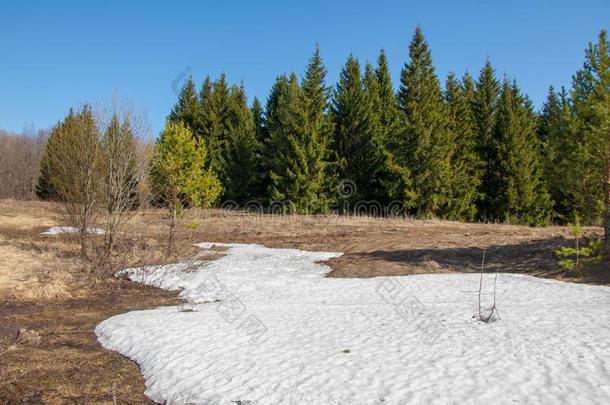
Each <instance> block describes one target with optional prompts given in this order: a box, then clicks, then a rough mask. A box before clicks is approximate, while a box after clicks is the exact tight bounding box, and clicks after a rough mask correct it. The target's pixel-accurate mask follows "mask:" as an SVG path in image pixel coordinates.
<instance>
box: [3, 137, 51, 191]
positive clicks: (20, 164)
mask: <svg viewBox="0 0 610 405" xmlns="http://www.w3.org/2000/svg"><path fill="white" fill-rule="evenodd" d="M48 136H49V131H48V130H38V131H35V130H34V129H33V128H29V129H26V130H25V131H24V133H23V134H19V135H17V134H11V133H8V132H7V131H4V130H0V198H11V199H15V200H32V199H34V198H35V197H36V183H37V181H38V174H39V167H40V159H41V157H42V153H43V151H44V148H45V145H46V142H47V139H48Z"/></svg>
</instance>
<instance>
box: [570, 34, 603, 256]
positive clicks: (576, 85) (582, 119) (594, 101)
mask: <svg viewBox="0 0 610 405" xmlns="http://www.w3.org/2000/svg"><path fill="white" fill-rule="evenodd" d="M571 95H572V99H573V103H574V109H575V115H576V120H575V121H576V123H575V124H574V126H575V137H576V142H575V143H576V144H577V146H578V147H577V149H576V150H577V151H576V158H575V159H573V164H574V167H575V170H577V173H578V174H579V177H580V182H579V183H578V184H576V195H577V196H578V197H579V198H577V201H579V202H581V203H582V205H583V207H584V211H585V212H588V213H592V214H593V215H594V217H596V218H600V219H601V222H602V223H603V225H604V230H605V240H606V244H608V243H610V44H609V42H608V38H607V33H606V31H602V32H601V33H600V35H599V38H598V41H597V43H596V44H589V47H588V49H587V50H586V53H585V63H584V65H583V67H582V69H581V70H579V71H578V72H577V73H576V75H575V76H574V79H573V90H572V94H571Z"/></svg>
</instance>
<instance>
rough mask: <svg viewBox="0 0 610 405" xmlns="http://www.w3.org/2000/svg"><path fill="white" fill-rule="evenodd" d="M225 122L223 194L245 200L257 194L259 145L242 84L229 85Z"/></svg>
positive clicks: (227, 197)
mask: <svg viewBox="0 0 610 405" xmlns="http://www.w3.org/2000/svg"><path fill="white" fill-rule="evenodd" d="M227 124H228V129H227V133H226V136H227V138H226V142H225V144H224V145H225V151H224V161H225V168H224V171H223V173H222V180H223V185H224V187H225V194H224V197H225V198H226V199H230V200H234V201H237V202H239V203H245V202H247V201H249V200H251V199H254V197H256V192H257V187H258V175H257V171H258V162H259V154H260V145H259V143H258V140H257V138H256V129H255V127H254V119H253V118H252V112H251V111H250V108H249V107H248V104H247V100H246V94H245V90H244V88H243V86H240V87H238V86H233V87H232V88H231V91H230V98H229V105H228V109H227Z"/></svg>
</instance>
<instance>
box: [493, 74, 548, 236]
mask: <svg viewBox="0 0 610 405" xmlns="http://www.w3.org/2000/svg"><path fill="white" fill-rule="evenodd" d="M494 142H495V143H496V145H495V147H494V149H495V150H496V151H497V159H498V161H497V163H496V165H495V166H496V167H497V169H498V171H497V172H496V173H495V178H494V182H493V184H495V185H496V186H497V187H496V188H495V190H494V195H493V199H491V200H490V201H491V202H492V204H493V205H492V206H493V207H494V211H495V216H494V219H496V220H500V221H508V222H511V223H520V224H528V225H546V224H547V223H548V221H549V209H550V198H549V195H548V193H547V192H546V188H545V184H544V182H543V181H542V164H541V162H540V145H539V143H538V137H537V134H536V116H535V114H534V112H533V109H532V106H531V102H530V101H529V100H528V99H527V98H526V97H524V96H523V95H522V94H521V93H520V91H519V88H518V87H517V85H516V83H514V82H513V83H512V84H511V83H510V82H509V81H508V80H507V79H505V80H504V82H503V84H502V89H501V93H500V99H499V102H498V110H497V116H496V125H495V134H494Z"/></svg>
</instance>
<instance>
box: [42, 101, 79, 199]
mask: <svg viewBox="0 0 610 405" xmlns="http://www.w3.org/2000/svg"><path fill="white" fill-rule="evenodd" d="M74 120H75V114H74V111H73V110H72V109H70V111H69V112H68V115H67V116H66V117H65V118H64V119H63V121H61V122H59V123H57V125H55V126H54V127H53V129H52V130H51V134H50V135H49V140H48V141H47V144H46V146H45V151H44V153H43V155H42V159H41V161H40V175H39V176H38V184H37V185H36V196H37V197H38V198H40V199H41V200H54V199H57V198H58V197H59V196H58V194H57V190H55V188H54V187H53V184H52V180H51V178H52V176H53V173H58V172H59V168H57V167H54V165H55V164H56V163H58V161H57V160H55V159H52V157H51V154H50V151H53V150H56V149H57V148H58V147H59V146H58V145H59V144H60V143H61V142H62V139H61V138H62V136H63V135H64V133H65V129H66V128H67V127H70V126H71V125H72V122H73V121H74Z"/></svg>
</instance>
